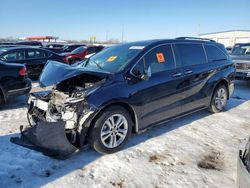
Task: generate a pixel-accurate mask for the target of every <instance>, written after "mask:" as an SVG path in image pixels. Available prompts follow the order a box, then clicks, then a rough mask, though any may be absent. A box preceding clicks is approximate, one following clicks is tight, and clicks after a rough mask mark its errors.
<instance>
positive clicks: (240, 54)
mask: <svg viewBox="0 0 250 188" xmlns="http://www.w3.org/2000/svg"><path fill="white" fill-rule="evenodd" d="M231 57H232V59H233V62H234V64H235V67H236V77H237V78H243V79H245V78H248V79H249V78H250V43H239V44H235V46H234V47H233V49H232V52H231Z"/></svg>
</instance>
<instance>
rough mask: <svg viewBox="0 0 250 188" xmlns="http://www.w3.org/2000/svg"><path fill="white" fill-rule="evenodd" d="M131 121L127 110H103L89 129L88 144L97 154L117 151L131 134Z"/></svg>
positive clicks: (118, 107) (114, 108)
mask: <svg viewBox="0 0 250 188" xmlns="http://www.w3.org/2000/svg"><path fill="white" fill-rule="evenodd" d="M132 125H133V122H132V119H131V116H130V114H129V112H128V111H127V110H125V109H124V108H123V107H120V106H112V107H109V108H107V109H105V110H104V111H103V112H102V113H101V114H100V115H99V116H98V118H97V120H96V121H95V123H94V126H93V127H92V128H91V129H90V133H89V135H88V142H89V144H90V146H91V147H92V148H93V149H95V150H96V151H97V152H99V153H103V154H110V153H114V152H117V151H119V150H120V149H121V148H122V147H123V145H124V144H125V143H126V141H127V140H128V138H129V137H130V135H131V132H132Z"/></svg>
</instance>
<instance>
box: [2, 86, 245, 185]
mask: <svg viewBox="0 0 250 188" xmlns="http://www.w3.org/2000/svg"><path fill="white" fill-rule="evenodd" d="M235 86H236V90H235V92H234V95H233V97H232V98H231V99H230V101H229V103H228V105H227V109H226V111H225V112H222V113H219V114H211V113H209V112H207V111H201V112H198V113H195V114H192V115H189V116H187V117H184V118H181V119H178V120H174V121H172V122H169V123H167V124H164V125H162V126H158V127H155V128H152V129H150V130H149V131H147V132H145V133H143V134H140V135H134V136H133V137H132V138H131V139H130V141H129V143H128V144H127V147H126V148H125V149H124V150H123V151H120V152H118V153H115V154H111V155H100V154H98V153H96V152H95V151H92V150H90V149H87V150H85V151H80V152H79V153H77V154H75V155H74V156H72V157H71V158H70V159H67V160H65V161H59V160H55V159H51V158H48V157H46V156H43V155H42V154H40V153H38V152H35V151H32V150H29V149H25V148H22V147H20V146H17V145H14V144H12V143H10V142H9V139H10V137H12V136H15V135H16V134H17V133H18V132H19V126H20V125H25V124H27V120H26V104H25V99H26V98H25V96H22V97H18V98H15V99H13V100H10V101H9V102H8V103H7V104H5V105H3V106H1V107H0V151H1V152H0V169H1V171H0V187H17V186H18V187H41V186H44V187H62V186H64V187H220V188H222V187H225V188H228V187H236V172H237V171H236V167H237V154H238V149H239V145H240V143H241V142H243V141H244V140H246V139H247V137H248V136H249V135H250V120H249V119H250V101H249V100H250V92H249V91H250V82H247V81H236V85H235ZM35 89H37V88H35Z"/></svg>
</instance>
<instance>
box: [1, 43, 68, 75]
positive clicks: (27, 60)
mask: <svg viewBox="0 0 250 188" xmlns="http://www.w3.org/2000/svg"><path fill="white" fill-rule="evenodd" d="M0 60H1V61H5V62H6V63H10V64H11V63H20V64H24V65H26V67H27V70H28V75H29V77H30V78H33V79H37V78H38V77H39V76H40V74H41V72H42V70H43V67H44V66H45V64H46V63H47V61H48V60H54V61H59V62H62V63H66V58H65V56H62V55H59V54H56V53H53V52H51V51H48V50H45V49H42V48H36V47H29V46H27V47H26V46H25V47H23V46H21V47H20V46H19V47H8V48H0Z"/></svg>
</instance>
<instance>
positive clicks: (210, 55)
mask: <svg viewBox="0 0 250 188" xmlns="http://www.w3.org/2000/svg"><path fill="white" fill-rule="evenodd" d="M234 76H235V67H234V65H233V63H232V61H231V58H230V57H229V55H228V53H227V51H226V49H225V47H224V46H223V45H222V44H219V43H216V42H214V41H210V40H201V39H196V38H194V39H193V38H177V39H173V40H150V41H140V42H132V43H125V44H119V45H116V46H112V47H110V48H107V49H104V50H103V51H101V52H99V53H98V54H96V55H94V56H92V57H90V58H89V59H87V60H85V61H83V62H81V63H78V64H75V65H73V66H71V65H67V64H61V63H57V62H50V63H48V64H47V65H46V67H45V68H44V71H43V73H42V75H41V77H40V80H39V82H40V85H41V86H43V87H46V86H50V85H55V84H57V85H56V87H54V88H53V90H52V91H48V92H38V93H32V94H31V95H30V98H29V100H28V104H29V107H28V120H29V123H30V127H27V128H26V129H25V130H22V136H21V138H18V137H16V138H12V139H11V141H12V142H14V143H16V144H19V145H22V146H24V147H31V146H32V148H38V150H39V151H43V152H44V153H45V154H47V155H51V156H60V157H66V156H68V155H70V154H71V153H72V152H74V151H75V150H76V148H79V147H82V146H84V145H85V144H86V143H88V144H90V146H91V147H92V148H94V149H95V150H97V151H98V152H100V153H113V152H116V151H118V150H120V149H121V148H122V146H124V144H125V142H126V141H127V140H128V139H129V137H130V135H131V133H132V132H135V133H138V132H141V131H143V130H145V129H148V128H149V127H151V126H154V125H156V124H161V123H163V122H166V121H169V120H171V119H173V118H177V117H182V116H184V115H187V114H190V113H192V112H196V111H198V110H202V109H205V108H207V109H209V110H210V111H211V112H220V111H222V110H223V109H224V107H225V105H226V104H227V100H228V99H229V97H230V96H231V94H232V92H233V88H234V85H233V80H234ZM44 140H46V142H44Z"/></svg>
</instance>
